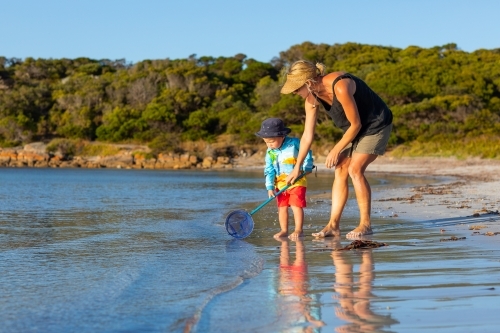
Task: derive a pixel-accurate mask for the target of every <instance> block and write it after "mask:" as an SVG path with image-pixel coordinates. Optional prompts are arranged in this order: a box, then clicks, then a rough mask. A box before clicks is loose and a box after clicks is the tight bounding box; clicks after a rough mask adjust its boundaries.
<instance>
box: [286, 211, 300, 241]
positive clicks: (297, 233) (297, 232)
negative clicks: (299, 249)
mask: <svg viewBox="0 0 500 333" xmlns="http://www.w3.org/2000/svg"><path fill="white" fill-rule="evenodd" d="M292 211H293V218H294V220H295V231H294V232H292V234H291V235H290V236H288V238H290V239H291V240H297V239H299V238H303V237H304V231H303V230H302V228H303V226H304V209H303V208H302V207H297V206H292Z"/></svg>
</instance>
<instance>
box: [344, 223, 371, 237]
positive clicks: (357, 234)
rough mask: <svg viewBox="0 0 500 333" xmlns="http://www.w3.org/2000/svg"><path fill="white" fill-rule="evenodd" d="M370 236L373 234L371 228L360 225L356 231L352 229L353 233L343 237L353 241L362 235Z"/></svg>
mask: <svg viewBox="0 0 500 333" xmlns="http://www.w3.org/2000/svg"><path fill="white" fill-rule="evenodd" d="M372 234H373V230H372V228H371V227H369V226H362V225H360V226H358V227H357V228H356V229H354V230H353V231H351V232H349V233H347V235H345V238H347V239H355V238H358V237H361V236H364V235H372Z"/></svg>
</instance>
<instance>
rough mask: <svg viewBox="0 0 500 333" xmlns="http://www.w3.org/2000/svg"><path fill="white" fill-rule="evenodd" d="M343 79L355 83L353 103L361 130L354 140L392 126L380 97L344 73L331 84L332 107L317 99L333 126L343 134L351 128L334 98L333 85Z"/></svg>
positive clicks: (354, 77)
mask: <svg viewBox="0 0 500 333" xmlns="http://www.w3.org/2000/svg"><path fill="white" fill-rule="evenodd" d="M344 78H349V79H351V80H353V81H354V82H355V83H356V92H355V93H354V101H355V102H356V105H357V107H358V112H359V118H360V120H361V130H360V131H359V133H358V135H356V138H355V139H358V138H360V137H362V136H366V135H373V134H376V133H378V132H380V131H381V130H382V129H383V128H384V127H386V126H387V125H390V124H392V112H391V110H390V109H389V107H388V106H387V105H386V104H385V102H384V101H383V100H382V99H381V98H380V96H379V95H377V94H376V93H375V92H374V91H373V90H371V88H370V87H368V85H367V84H366V83H365V82H364V81H363V80H361V79H360V78H358V77H356V76H354V75H352V74H347V73H346V74H342V75H339V76H338V77H337V78H336V79H335V80H334V81H333V83H332V90H333V103H332V105H330V104H328V103H326V102H325V101H323V100H322V99H320V98H318V100H319V101H320V102H321V104H323V107H324V108H325V110H326V113H328V115H329V116H330V117H331V118H332V120H333V123H334V124H335V126H337V127H339V128H341V129H342V130H343V131H344V132H345V131H347V129H348V128H349V127H350V126H351V123H350V122H349V120H347V117H346V115H345V112H344V108H343V107H342V104H340V102H339V101H338V100H337V96H335V89H334V88H335V84H336V83H337V82H338V81H339V80H341V79H344Z"/></svg>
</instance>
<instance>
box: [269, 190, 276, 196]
mask: <svg viewBox="0 0 500 333" xmlns="http://www.w3.org/2000/svg"><path fill="white" fill-rule="evenodd" d="M267 195H268V197H269V198H274V197H275V195H274V190H267Z"/></svg>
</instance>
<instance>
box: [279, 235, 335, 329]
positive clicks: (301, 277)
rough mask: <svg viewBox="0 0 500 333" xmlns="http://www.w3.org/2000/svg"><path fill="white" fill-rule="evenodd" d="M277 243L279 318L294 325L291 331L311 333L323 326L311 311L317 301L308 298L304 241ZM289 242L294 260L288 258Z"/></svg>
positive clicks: (283, 239)
mask: <svg viewBox="0 0 500 333" xmlns="http://www.w3.org/2000/svg"><path fill="white" fill-rule="evenodd" d="M278 240H279V241H280V242H281V251H280V265H279V286H278V291H279V294H280V295H281V296H282V297H281V299H280V309H279V310H280V312H281V315H282V318H283V319H285V320H286V321H287V322H288V323H293V330H292V331H293V332H314V331H315V329H316V328H318V327H321V326H324V325H325V324H324V323H323V322H322V321H321V320H319V313H318V311H317V310H318V309H317V308H315V309H313V308H312V304H315V303H317V302H316V301H313V299H312V298H311V295H308V287H309V281H308V272H307V262H306V256H305V247H304V242H303V241H302V240H297V241H291V240H289V239H288V238H282V239H278ZM290 243H292V244H294V245H295V259H294V260H292V259H291V258H290Z"/></svg>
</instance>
